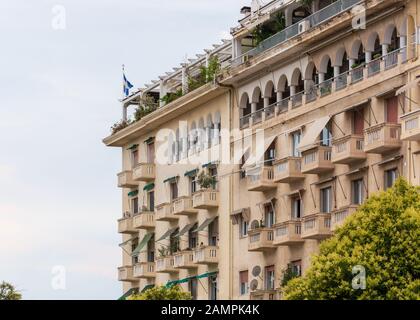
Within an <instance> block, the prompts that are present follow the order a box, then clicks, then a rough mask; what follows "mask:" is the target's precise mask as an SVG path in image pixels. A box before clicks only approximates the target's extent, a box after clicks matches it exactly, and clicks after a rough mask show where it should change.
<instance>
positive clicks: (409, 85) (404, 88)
mask: <svg viewBox="0 0 420 320" xmlns="http://www.w3.org/2000/svg"><path fill="white" fill-rule="evenodd" d="M419 82H420V77H419V78H416V79H415V80H413V81H410V82H409V83H407V84H406V85H405V86H402V87H401V88H400V89H398V90H397V91H396V92H395V95H396V96H398V95H400V94H402V93H405V92H406V91H408V90H410V89H413V88H415V87H417V86H418V84H419Z"/></svg>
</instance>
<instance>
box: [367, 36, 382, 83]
mask: <svg viewBox="0 0 420 320" xmlns="http://www.w3.org/2000/svg"><path fill="white" fill-rule="evenodd" d="M369 42H370V43H368V48H367V50H369V51H370V52H369V51H368V54H370V55H371V56H370V59H371V61H370V62H369V63H368V76H369V77H371V76H373V75H375V74H377V73H379V72H380V71H381V60H382V46H381V43H380V41H379V36H378V34H377V33H376V32H375V33H374V34H372V35H371V37H370V38H369Z"/></svg>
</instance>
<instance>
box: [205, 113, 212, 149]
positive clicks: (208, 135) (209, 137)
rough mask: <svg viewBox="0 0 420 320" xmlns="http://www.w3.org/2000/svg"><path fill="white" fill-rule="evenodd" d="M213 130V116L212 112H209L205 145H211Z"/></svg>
mask: <svg viewBox="0 0 420 320" xmlns="http://www.w3.org/2000/svg"><path fill="white" fill-rule="evenodd" d="M213 130H214V124H213V117H212V116H211V114H208V115H207V123H206V140H205V145H206V146H207V147H209V146H210V145H211V140H212V132H213Z"/></svg>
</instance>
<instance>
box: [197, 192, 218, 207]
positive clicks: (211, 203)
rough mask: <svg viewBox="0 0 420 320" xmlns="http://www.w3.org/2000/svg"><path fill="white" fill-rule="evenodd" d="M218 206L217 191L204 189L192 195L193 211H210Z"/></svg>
mask: <svg viewBox="0 0 420 320" xmlns="http://www.w3.org/2000/svg"><path fill="white" fill-rule="evenodd" d="M218 206H219V191H216V190H211V189H205V190H200V191H197V192H195V193H194V194H193V207H194V209H212V208H217V207H218Z"/></svg>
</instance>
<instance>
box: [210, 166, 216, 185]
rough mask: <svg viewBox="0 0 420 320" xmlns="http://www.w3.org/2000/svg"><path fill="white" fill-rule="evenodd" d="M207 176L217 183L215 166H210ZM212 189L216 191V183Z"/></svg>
mask: <svg viewBox="0 0 420 320" xmlns="http://www.w3.org/2000/svg"><path fill="white" fill-rule="evenodd" d="M208 172H209V175H210V176H211V177H214V179H215V181H217V167H216V166H210V167H209V168H208ZM213 189H217V182H216V183H215V185H214V186H213Z"/></svg>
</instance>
